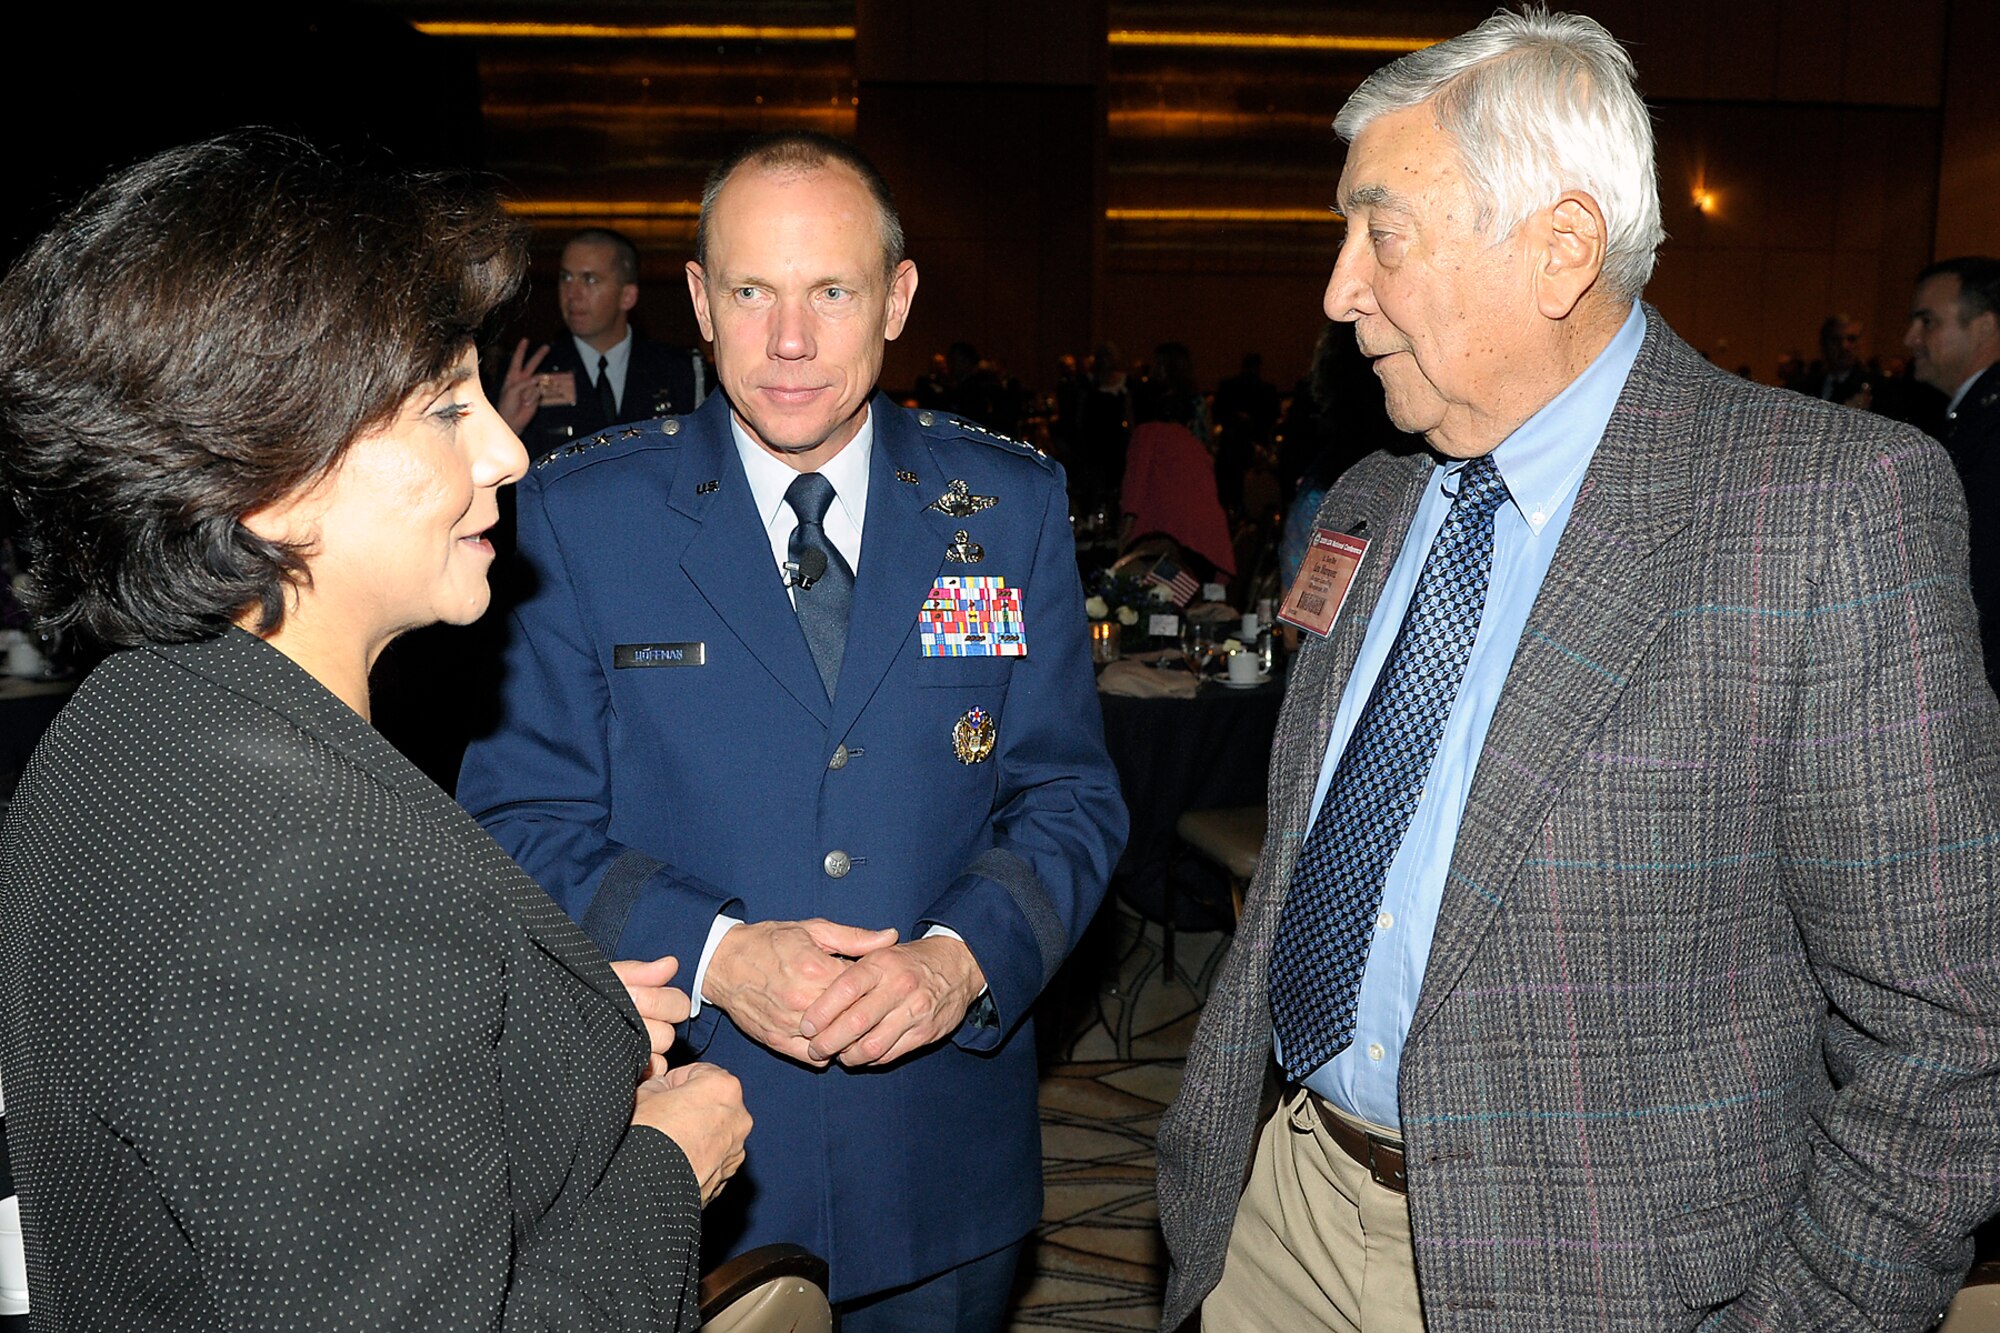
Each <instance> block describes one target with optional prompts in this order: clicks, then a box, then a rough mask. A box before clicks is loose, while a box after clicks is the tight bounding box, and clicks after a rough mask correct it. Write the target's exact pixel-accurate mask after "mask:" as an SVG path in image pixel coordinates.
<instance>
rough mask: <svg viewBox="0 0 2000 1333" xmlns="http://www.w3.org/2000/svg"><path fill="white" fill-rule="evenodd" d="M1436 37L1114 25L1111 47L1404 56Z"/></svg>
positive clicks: (1431, 42) (1420, 48)
mask: <svg viewBox="0 0 2000 1333" xmlns="http://www.w3.org/2000/svg"><path fill="white" fill-rule="evenodd" d="M1439 40H1440V39H1439V38H1436V37H1359V36H1348V35H1343V34H1340V33H1306V32H1158V31H1149V30H1145V29H1139V28H1114V29H1112V31H1111V44H1112V45H1113V46H1160V47H1230V48H1235V49H1238V50H1250V51H1358V52H1364V53H1371V54H1381V55H1405V54H1408V53H1409V52H1411V51H1421V50H1423V49H1424V48H1425V47H1426V46H1434V45H1436V44H1437V42H1438V41H1439Z"/></svg>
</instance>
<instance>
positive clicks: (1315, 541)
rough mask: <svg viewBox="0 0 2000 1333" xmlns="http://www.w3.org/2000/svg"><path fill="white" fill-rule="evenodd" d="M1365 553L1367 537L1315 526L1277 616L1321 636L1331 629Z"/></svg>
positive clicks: (1366, 551) (1289, 623)
mask: <svg viewBox="0 0 2000 1333" xmlns="http://www.w3.org/2000/svg"><path fill="white" fill-rule="evenodd" d="M1367 554H1368V542H1367V539H1366V538H1363V537H1354V536H1350V535H1349V534H1347V533H1344V532H1328V531H1327V530H1326V529H1325V528H1314V529H1313V536H1312V545H1311V546H1309V547H1307V548H1306V558H1305V562H1304V563H1303V564H1301V565H1300V566H1299V576H1298V577H1297V578H1296V579H1294V580H1292V590H1291V591H1290V592H1288V593H1286V594H1285V604H1284V605H1283V606H1281V607H1279V608H1278V619H1280V620H1282V621H1284V622H1285V623H1286V624H1288V625H1297V626H1298V627H1299V628H1300V629H1302V630H1305V631H1306V632H1307V633H1310V634H1317V635H1319V637H1320V638H1322V639H1324V638H1325V637H1326V636H1327V635H1329V634H1331V633H1333V622H1334V621H1336V620H1338V619H1340V608H1341V607H1342V606H1344V605H1346V604H1347V590H1348V589H1349V588H1351V587H1353V586H1354V571H1355V570H1357V569H1360V568H1361V558H1362V557H1363V556H1365V555H1367Z"/></svg>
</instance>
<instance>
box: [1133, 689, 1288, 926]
mask: <svg viewBox="0 0 2000 1333" xmlns="http://www.w3.org/2000/svg"><path fill="white" fill-rule="evenodd" d="M1284 697H1285V689H1284V682H1283V678H1282V673H1279V674H1277V675H1274V676H1273V678H1272V679H1271V680H1269V681H1266V682H1265V683H1263V684H1261V685H1256V686H1253V687H1251V688H1249V689H1243V690H1236V689H1230V688H1228V687H1226V686H1223V685H1219V684H1215V683H1213V682H1211V683H1208V684H1204V685H1203V686H1202V687H1201V689H1200V691H1199V692H1198V693H1197V694H1196V695H1195V696H1194V697H1193V698H1192V699H1134V698H1128V697H1126V696H1123V695H1116V694H1100V695H1098V696H1097V699H1098V702H1099V703H1100V704H1102V705H1103V708H1104V743H1105V746H1106V748H1107V749H1109V750H1110V752H1111V762H1112V763H1113V764H1114V765H1115V766H1116V767H1117V769H1118V780H1119V783H1120V785H1121V786H1122V787H1123V788H1124V791H1125V805H1126V808H1127V809H1128V810H1130V812H1131V817H1132V833H1131V837H1130V838H1129V839H1128V840H1127V842H1126V844H1125V854H1124V856H1122V857H1121V858H1119V861H1118V866H1117V869H1116V870H1115V871H1113V873H1112V881H1111V883H1112V887H1113V888H1114V889H1115V890H1116V891H1117V892H1118V894H1119V895H1120V896H1121V897H1123V898H1124V899H1125V901H1126V902H1128V903H1130V904H1131V905H1132V906H1133V907H1134V908H1136V909H1137V910H1139V911H1140V912H1142V913H1144V914H1145V915H1146V916H1148V917H1150V918H1152V919H1153V920H1155V921H1159V920H1163V919H1164V913H1165V911H1166V899H1167V893H1166V883H1167V874H1168V871H1169V870H1170V869H1172V868H1173V866H1174V863H1175V860H1176V858H1177V856H1178V854H1179V839H1178V838H1176V837H1175V835H1174V821H1175V820H1177V819H1179V818H1180V817H1181V815H1182V814H1183V813H1185V812H1186V811H1189V810H1213V809H1218V808H1221V807H1225V806H1233V805H1257V804H1261V803H1262V802H1263V800H1264V796H1265V782H1266V777H1267V774H1268V771H1269V768H1270V763H1271V737H1272V736H1273V734H1275V733H1276V731H1277V728H1278V706H1279V704H1281V703H1282V702H1283V701H1284ZM1174 915H1175V918H1176V919H1175V921H1174V925H1175V927H1176V928H1187V929H1214V928H1215V927H1216V926H1218V925H1221V924H1226V923H1223V922H1219V921H1217V920H1216V918H1215V915H1214V913H1213V912H1212V911H1211V910H1209V909H1207V908H1205V907H1204V906H1203V905H1202V904H1201V903H1200V902H1198V901H1194V900H1193V899H1191V898H1190V896H1189V895H1187V894H1181V895H1177V897H1176V899H1175V912H1174Z"/></svg>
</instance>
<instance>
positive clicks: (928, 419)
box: [917, 412, 937, 426]
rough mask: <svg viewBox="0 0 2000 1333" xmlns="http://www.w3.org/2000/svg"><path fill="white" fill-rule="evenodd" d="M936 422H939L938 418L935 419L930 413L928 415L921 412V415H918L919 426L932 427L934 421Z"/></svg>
mask: <svg viewBox="0 0 2000 1333" xmlns="http://www.w3.org/2000/svg"><path fill="white" fill-rule="evenodd" d="M936 420H937V418H936V417H934V416H932V415H931V414H930V413H928V412H919V413H917V424H918V425H919V426H928V425H930V424H931V423H932V422H934V421H936Z"/></svg>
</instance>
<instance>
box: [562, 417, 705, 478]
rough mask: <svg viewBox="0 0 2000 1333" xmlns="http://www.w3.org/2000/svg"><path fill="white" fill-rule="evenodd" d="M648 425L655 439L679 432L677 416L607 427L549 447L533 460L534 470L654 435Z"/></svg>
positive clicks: (642, 446) (679, 423)
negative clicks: (655, 429) (619, 426)
mask: <svg viewBox="0 0 2000 1333" xmlns="http://www.w3.org/2000/svg"><path fill="white" fill-rule="evenodd" d="M648 427H656V428H657V434H656V436H655V438H656V441H657V438H658V437H659V436H672V435H678V434H680V429H681V422H680V418H679V417H662V418H661V419H660V420H658V421H652V422H646V423H644V424H636V423H635V424H633V425H630V426H626V427H623V428H622V429H621V428H615V427H608V428H606V429H605V430H603V431H600V432H599V433H597V434H596V435H590V436H585V437H584V438H582V439H576V440H571V441H570V442H569V443H568V444H565V445H562V446H561V447H559V448H556V449H551V450H550V451H549V452H548V453H546V454H543V455H542V456H541V457H540V458H538V459H536V460H535V471H537V472H541V471H544V470H545V469H547V468H550V467H553V466H555V465H557V464H560V463H564V462H567V461H569V460H571V459H574V458H581V457H583V456H584V455H586V454H591V453H595V452H597V451H598V450H600V449H603V448H605V447H606V446H608V445H612V444H620V445H623V444H628V443H630V442H631V441H633V440H642V439H644V438H645V437H646V436H648V435H654V434H655V432H654V431H653V430H649V429H648ZM640 447H641V448H644V447H645V446H644V445H641V446H640Z"/></svg>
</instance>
